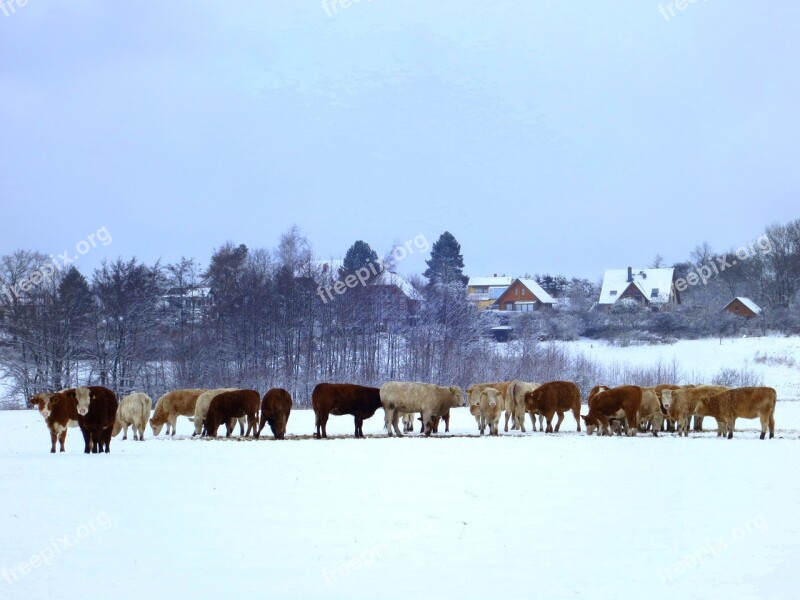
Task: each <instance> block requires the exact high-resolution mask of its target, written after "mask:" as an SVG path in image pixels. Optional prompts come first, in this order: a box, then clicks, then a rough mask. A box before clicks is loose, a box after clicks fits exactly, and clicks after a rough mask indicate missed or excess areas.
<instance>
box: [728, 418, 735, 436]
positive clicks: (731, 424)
mask: <svg viewBox="0 0 800 600" xmlns="http://www.w3.org/2000/svg"><path fill="white" fill-rule="evenodd" d="M735 427H736V417H733V418H732V419H730V420H729V421H728V439H729V440H730V439H733V430H734V428H735Z"/></svg>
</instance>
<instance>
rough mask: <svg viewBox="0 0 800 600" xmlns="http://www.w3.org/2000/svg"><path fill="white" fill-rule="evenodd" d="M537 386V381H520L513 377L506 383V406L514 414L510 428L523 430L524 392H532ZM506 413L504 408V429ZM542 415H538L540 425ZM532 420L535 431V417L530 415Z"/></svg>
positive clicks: (506, 427)
mask: <svg viewBox="0 0 800 600" xmlns="http://www.w3.org/2000/svg"><path fill="white" fill-rule="evenodd" d="M537 387H539V384H538V383H529V382H527V381H520V380H519V379H515V380H514V381H512V382H511V383H510V384H509V385H508V389H507V391H506V406H507V408H508V407H510V408H511V413H512V415H513V416H514V418H513V423H512V427H511V429H521V430H522V431H523V433H524V432H525V415H526V414H527V413H526V411H525V394H527V393H528V392H532V391H533V390H535V389H536V388H537ZM508 413H509V411H508V410H506V426H505V430H506V431H508ZM543 419H544V417H542V416H541V415H540V416H539V425H540V427H541V424H542V420H543ZM531 420H532V421H533V430H534V431H536V419H535V418H533V417H531Z"/></svg>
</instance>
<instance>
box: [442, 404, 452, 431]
mask: <svg viewBox="0 0 800 600" xmlns="http://www.w3.org/2000/svg"><path fill="white" fill-rule="evenodd" d="M442 420H443V421H444V432H445V433H450V411H449V410H448V411H447V412H446V413H445V414H444V416H443V417H442Z"/></svg>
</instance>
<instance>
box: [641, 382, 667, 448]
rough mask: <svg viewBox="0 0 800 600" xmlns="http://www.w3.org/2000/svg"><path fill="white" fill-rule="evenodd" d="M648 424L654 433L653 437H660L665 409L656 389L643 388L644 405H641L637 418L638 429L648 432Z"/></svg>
mask: <svg viewBox="0 0 800 600" xmlns="http://www.w3.org/2000/svg"><path fill="white" fill-rule="evenodd" d="M647 423H649V424H650V427H651V429H652V431H653V437H658V432H659V431H661V426H662V425H663V424H664V407H663V406H661V400H660V399H659V397H658V393H656V390H655V388H644V387H643V388H642V403H641V404H640V405H639V414H638V416H637V417H636V427H639V430H640V431H647V425H646V424H647Z"/></svg>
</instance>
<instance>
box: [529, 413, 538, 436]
mask: <svg viewBox="0 0 800 600" xmlns="http://www.w3.org/2000/svg"><path fill="white" fill-rule="evenodd" d="M528 414H529V415H530V416H531V429H532V431H536V413H535V412H529V413H528Z"/></svg>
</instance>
